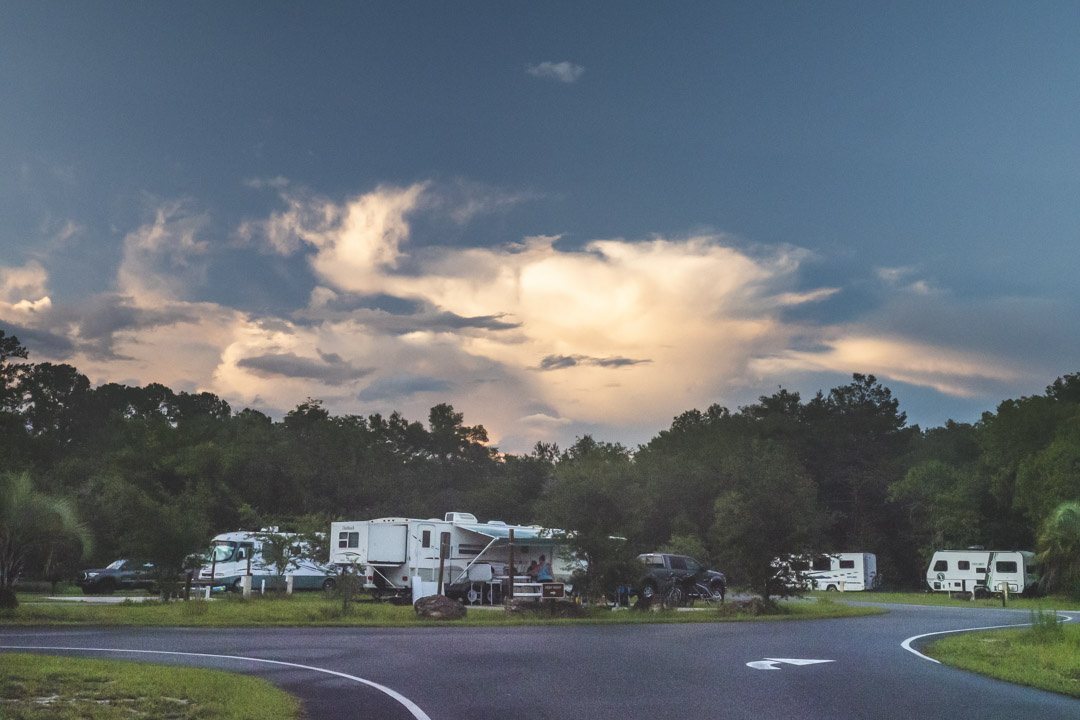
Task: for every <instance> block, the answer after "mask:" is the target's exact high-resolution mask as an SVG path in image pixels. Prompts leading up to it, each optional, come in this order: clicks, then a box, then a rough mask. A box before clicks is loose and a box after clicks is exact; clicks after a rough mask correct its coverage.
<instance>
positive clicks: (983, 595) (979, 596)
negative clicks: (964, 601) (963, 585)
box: [975, 587, 990, 600]
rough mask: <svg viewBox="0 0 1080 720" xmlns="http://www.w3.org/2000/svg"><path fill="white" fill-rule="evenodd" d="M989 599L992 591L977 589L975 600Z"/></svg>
mask: <svg viewBox="0 0 1080 720" xmlns="http://www.w3.org/2000/svg"><path fill="white" fill-rule="evenodd" d="M988 597H990V591H989V590H987V589H986V588H981V587H980V588H975V599H976V600H982V599H984V598H988Z"/></svg>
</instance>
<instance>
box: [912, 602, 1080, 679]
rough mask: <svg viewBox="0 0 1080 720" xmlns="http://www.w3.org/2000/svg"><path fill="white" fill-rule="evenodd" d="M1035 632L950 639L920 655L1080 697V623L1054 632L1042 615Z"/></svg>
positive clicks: (988, 633)
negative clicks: (1041, 620) (1042, 619)
mask: <svg viewBox="0 0 1080 720" xmlns="http://www.w3.org/2000/svg"><path fill="white" fill-rule="evenodd" d="M1043 618H1044V621H1043V622H1040V621H1039V620H1038V619H1036V621H1035V622H1034V623H1033V626H1032V627H1031V628H1018V629H1009V630H991V631H983V632H973V633H962V634H957V635H950V636H947V637H945V638H943V639H941V640H938V641H937V642H935V643H933V644H932V645H929V646H928V647H926V648H925V649H923V650H922V652H923V653H924V654H926V655H929V656H930V657H932V658H934V659H936V660H940V661H941V662H943V663H945V664H946V665H951V666H953V667H957V668H960V669H962V670H970V671H971V672H976V673H979V674H980V675H987V676H989V677H993V678H997V679H999V680H1005V681H1007V682H1011V683H1016V684H1017V685H1028V686H1030V687H1036V688H1040V689H1042V690H1049V691H1051V692H1056V693H1061V694H1063V695H1070V696H1072V697H1076V698H1080V625H1077V624H1065V625H1064V626H1060V627H1057V628H1051V627H1050V624H1049V623H1050V622H1052V620H1053V615H1052V614H1051V615H1044V616H1043Z"/></svg>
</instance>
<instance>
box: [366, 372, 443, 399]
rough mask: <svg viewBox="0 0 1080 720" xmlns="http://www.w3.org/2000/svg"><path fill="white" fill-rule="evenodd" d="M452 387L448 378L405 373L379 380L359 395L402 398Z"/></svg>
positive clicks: (376, 397)
mask: <svg viewBox="0 0 1080 720" xmlns="http://www.w3.org/2000/svg"><path fill="white" fill-rule="evenodd" d="M452 387H453V385H452V384H451V383H450V382H449V381H448V380H440V379H439V378H434V377H425V376H422V375H410V374H408V373H405V374H402V375H391V376H389V377H386V378H383V379H381V380H377V381H375V382H373V383H371V384H370V385H368V386H367V387H366V388H364V389H363V390H361V391H360V394H359V395H358V396H357V397H358V398H359V399H360V400H364V401H372V400H388V399H401V398H408V397H412V396H414V395H416V394H417V393H430V392H436V393H445V392H449V391H450V389H451V388H452Z"/></svg>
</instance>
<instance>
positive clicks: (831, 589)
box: [825, 585, 836, 592]
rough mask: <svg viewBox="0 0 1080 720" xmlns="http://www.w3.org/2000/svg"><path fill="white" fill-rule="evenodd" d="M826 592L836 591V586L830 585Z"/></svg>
mask: <svg viewBox="0 0 1080 720" xmlns="http://www.w3.org/2000/svg"><path fill="white" fill-rule="evenodd" d="M825 592H836V586H835V585H830V586H829V587H827V588H825Z"/></svg>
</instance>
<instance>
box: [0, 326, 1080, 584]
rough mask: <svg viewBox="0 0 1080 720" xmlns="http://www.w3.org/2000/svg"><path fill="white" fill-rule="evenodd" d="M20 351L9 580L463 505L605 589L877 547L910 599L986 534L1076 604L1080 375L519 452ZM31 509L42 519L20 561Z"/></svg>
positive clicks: (7, 416)
mask: <svg viewBox="0 0 1080 720" xmlns="http://www.w3.org/2000/svg"><path fill="white" fill-rule="evenodd" d="M28 357H29V354H28V351H27V348H25V347H24V346H23V345H21V344H20V343H19V341H18V339H17V338H16V337H13V336H10V335H6V334H5V333H4V331H3V330H0V503H3V504H2V505H0V591H2V590H3V588H5V587H6V588H9V589H10V587H11V586H12V585H13V583H14V582H15V580H16V579H17V577H18V575H19V574H20V573H21V574H25V575H29V576H34V577H39V578H49V579H62V578H66V577H69V576H70V575H71V574H72V573H73V572H74V571H75V570H76V569H77V567H78V565H79V564H80V563H94V562H108V561H110V560H113V559H115V558H118V557H124V556H138V557H142V558H151V559H155V560H157V561H158V562H163V567H168V570H169V571H170V572H171V571H172V570H173V569H175V568H174V567H173V566H174V565H176V566H178V565H179V563H180V562H181V561H182V558H183V556H185V555H186V554H188V553H190V552H194V551H197V550H201V549H204V548H205V546H206V545H207V543H208V542H209V539H210V538H211V537H212V536H213V535H214V534H216V533H218V532H223V531H226V530H235V529H237V528H244V529H258V527H261V526H263V525H268V524H273V525H278V526H280V527H282V528H283V529H299V528H302V527H309V528H310V527H322V528H328V527H329V523H330V522H331V521H332V520H334V519H353V520H355V519H368V518H375V517H384V516H406V517H435V516H441V515H442V514H443V513H444V512H446V511H448V510H465V511H468V512H472V513H474V514H475V515H477V517H480V518H481V519H499V520H504V521H506V522H511V523H524V524H532V523H539V524H543V525H546V526H550V527H559V528H566V529H569V530H573V531H574V542H575V544H576V545H577V547H578V551H579V552H580V553H581V554H582V555H583V556H584V557H586V558H588V559H589V560H590V561H591V563H590V571H589V575H588V577H587V578H586V579H585V582H586V583H587V584H589V585H590V587H593V588H595V589H596V590H598V591H599V590H601V589H603V588H606V587H610V586H611V585H612V584H614V583H617V582H625V581H626V580H627V579H628V577H629V576H630V575H632V574H633V572H634V571H635V570H634V568H633V563H632V558H633V556H635V555H636V554H637V553H640V552H646V551H654V550H657V549H661V550H667V551H681V552H686V553H687V554H691V555H695V556H697V557H699V559H701V560H703V561H705V562H708V563H711V564H713V565H714V566H715V567H717V568H718V569H721V570H723V571H725V572H726V573H727V574H728V576H729V580H730V581H731V582H732V583H733V584H736V585H741V586H750V587H754V588H758V589H761V590H763V591H764V592H768V591H769V589H768V585H767V583H768V577H769V562H770V561H771V559H772V558H773V557H775V556H776V555H778V554H780V553H787V552H841V551H849V552H850V551H861V552H873V553H875V554H876V555H877V556H878V565H879V569H880V570H881V571H882V573H883V574H884V576H885V578H886V582H887V584H889V585H891V586H894V587H910V588H915V587H920V586H921V585H922V582H923V580H922V577H923V574H924V572H925V568H926V563H927V561H928V559H929V557H930V555H931V554H932V553H933V551H934V550H936V549H942V548H958V547H966V546H969V545H976V544H977V545H984V546H986V547H991V546H994V547H998V548H1023V549H1029V548H1036V547H1037V548H1038V549H1039V550H1040V551H1043V552H1044V557H1043V559H1044V560H1046V561H1047V562H1048V564H1047V568H1048V570H1049V572H1047V573H1046V574H1047V576H1048V577H1049V578H1050V579H1051V581H1052V582H1054V583H1056V584H1057V585H1058V586H1059V587H1063V588H1065V589H1067V590H1070V591H1074V592H1080V582H1078V581H1080V567H1077V559H1076V558H1078V557H1080V528H1077V527H1076V526H1077V525H1080V522H1078V521H1077V518H1080V506H1077V505H1076V503H1077V501H1078V500H1080V471H1078V470H1077V468H1080V374H1077V375H1068V376H1065V377H1063V378H1059V379H1058V380H1056V381H1054V382H1053V383H1052V384H1051V385H1050V386H1049V387H1047V389H1046V393H1045V395H1035V396H1032V397H1024V398H1020V399H1016V400H1005V401H1003V402H1002V403H1001V404H1000V405H999V406H998V407H997V409H996V411H994V412H990V411H987V412H985V413H984V414H983V416H982V418H981V419H980V420H979V421H978V422H975V423H972V424H968V423H955V422H951V421H950V422H948V423H946V424H945V425H944V426H943V427H936V428H930V429H926V430H923V429H921V428H920V427H918V426H917V425H908V424H907V419H906V416H905V414H904V413H903V412H901V411H900V409H899V402H898V400H897V399H896V398H895V397H893V395H892V392H891V391H890V390H889V389H888V388H887V387H885V386H883V385H882V384H881V383H879V382H878V381H877V379H876V378H875V377H874V376H873V375H861V374H856V375H854V376H853V377H852V379H851V382H850V383H848V384H846V385H842V386H840V387H836V388H833V389H831V390H829V391H828V392H818V393H816V394H815V395H814V396H813V397H810V398H809V399H805V400H804V399H803V398H802V397H801V396H800V395H799V393H796V392H790V391H788V390H784V389H779V390H778V391H777V392H775V393H773V394H772V395H769V396H762V397H761V398H759V400H758V402H757V403H754V404H751V405H747V406H745V407H740V408H738V409H736V410H734V411H732V410H729V409H727V408H724V407H720V406H718V405H713V406H711V407H709V408H708V409H706V410H704V411H701V410H689V411H687V412H684V413H682V414H681V415H679V416H678V417H676V418H674V419H673V422H672V424H671V426H670V427H669V428H667V429H664V430H661V431H659V432H658V433H657V434H656V436H655V437H653V438H652V439H651V440H650V441H649V442H648V443H646V444H644V445H641V446H639V447H636V448H627V447H624V446H622V445H620V444H618V443H611V442H604V441H601V440H597V439H594V438H593V437H591V436H588V435H586V436H584V437H580V438H578V439H577V440H576V442H575V443H574V444H573V445H571V446H570V447H568V448H565V449H561V448H559V447H558V446H556V445H554V444H548V443H537V444H536V446H535V447H534V448H533V450H532V451H531V452H530V453H528V454H510V453H501V452H499V451H498V449H497V448H495V447H492V446H491V445H490V444H489V443H488V435H487V432H486V430H485V429H484V427H483V426H482V425H472V426H470V425H466V424H465V422H464V417H463V415H462V414H461V413H458V412H455V411H454V408H453V407H452V406H450V405H448V404H440V405H436V406H435V407H433V408H431V411H430V413H429V414H428V417H427V421H426V423H422V422H418V421H410V420H408V419H406V418H405V417H404V416H402V415H401V414H400V413H397V412H395V413H393V414H391V415H389V416H383V415H381V414H371V415H367V416H360V415H345V416H334V415H331V414H330V413H329V412H328V411H327V410H326V409H325V408H324V407H323V404H322V402H320V401H319V400H317V399H310V398H309V399H308V400H306V401H305V402H303V403H301V404H299V405H298V406H297V407H296V408H295V409H293V410H291V411H289V412H288V413H287V414H286V415H285V417H284V418H282V419H281V420H280V421H275V420H273V419H272V418H270V417H269V416H267V415H265V414H263V413H261V412H258V411H256V410H252V409H243V410H239V411H237V410H234V409H233V408H232V407H230V405H229V403H227V402H226V401H225V400H223V399H221V398H219V397H217V396H215V395H213V394H211V393H205V392H204V393H187V392H175V391H173V390H172V389H170V388H168V387H165V386H163V385H160V384H156V383H153V384H149V385H146V386H144V387H130V386H126V385H122V384H116V383H107V384H103V385H99V386H97V387H92V386H91V383H90V382H89V380H88V379H87V377H86V376H85V375H82V374H81V373H79V372H78V370H77V369H76V368H75V367H72V366H71V365H66V364H53V363H31V362H29V361H28ZM20 498H21V499H20ZM31 501H32V502H31ZM20 503H21V504H20ZM27 503H30V504H31V505H33V506H34V507H35V508H36V510H35V512H36V513H38V515H37V517H43V518H46V519H47V522H37V523H33V524H32V525H33V527H32V528H31V530H32V531H34V532H36V533H37V534H36V535H34V536H33V537H32V538H30V539H31V540H32V541H25V542H22V543H21V544H19V545H18V550H19V552H18V553H15V551H14V548H15V546H16V543H13V542H12V541H11V540H10V538H11V537H15V536H13V535H12V532H11V528H12V527H14V526H15V525H16V524H17V522H18V521H19V520H20V518H21V521H22V522H23V524H24V525H25V524H26V523H25V520H26V517H27V516H26V512H25V510H18V508H25V507H28V506H29V505H27ZM35 503H36V504H35ZM50 503H52V504H50ZM1070 504H1071V505H1070ZM1070 508H1072V509H1071V510H1070ZM1070 523H1072V525H1070ZM31 530H27V529H26V528H23V530H22V531H21V532H23V535H22V536H21V537H24V538H28V537H30V536H29V535H27V533H28V532H31ZM5 533H7V534H6V535H5ZM31 534H32V533H31ZM16 535H17V533H16ZM16 554H18V555H19V558H18V560H17V561H16V559H14V558H15V555H16ZM1070 563H1071V564H1070Z"/></svg>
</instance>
